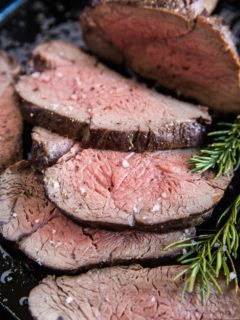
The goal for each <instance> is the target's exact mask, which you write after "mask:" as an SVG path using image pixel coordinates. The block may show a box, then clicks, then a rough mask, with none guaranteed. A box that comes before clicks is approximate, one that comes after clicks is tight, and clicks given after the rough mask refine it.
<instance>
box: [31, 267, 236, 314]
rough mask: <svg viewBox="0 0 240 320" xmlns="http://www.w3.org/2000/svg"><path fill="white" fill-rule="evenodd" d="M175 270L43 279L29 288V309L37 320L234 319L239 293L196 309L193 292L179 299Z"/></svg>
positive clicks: (126, 270)
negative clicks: (31, 288) (34, 286)
mask: <svg viewBox="0 0 240 320" xmlns="http://www.w3.org/2000/svg"><path fill="white" fill-rule="evenodd" d="M180 271H181V267H179V266H171V267H161V268H154V269H147V268H146V269H145V268H141V267H140V266H130V267H115V268H107V269H102V270H93V271H89V272H88V273H86V274H83V275H80V276H77V277H67V276H63V277H59V278H56V277H52V276H50V277H48V278H45V279H44V280H43V281H42V283H41V284H39V285H38V286H37V287H36V288H34V289H33V290H32V291H31V293H30V297H29V307H30V310H31V313H32V315H33V316H34V318H35V319H37V320H59V319H64V320H79V319H84V320H92V319H98V320H112V319H121V320H124V319H134V320H135V319H136V320H145V319H152V320H159V319H161V320H186V319H187V320H222V319H229V320H230V319H231V320H233V319H238V318H239V293H238V294H236V292H235V290H232V289H230V288H226V284H225V281H223V280H219V281H221V285H222V286H223V292H224V293H223V294H222V295H221V294H217V292H216V290H215V289H214V288H212V291H213V292H212V294H211V296H210V298H209V300H208V301H207V304H206V305H202V303H201V301H200V296H199V293H198V291H197V290H196V291H195V292H194V293H193V294H187V295H186V297H185V299H181V295H180V292H179V291H180V290H181V287H182V285H183V284H184V279H182V278H180V279H178V280H177V281H176V282H174V281H173V280H172V279H173V277H174V276H175V275H176V274H177V273H178V272H180Z"/></svg>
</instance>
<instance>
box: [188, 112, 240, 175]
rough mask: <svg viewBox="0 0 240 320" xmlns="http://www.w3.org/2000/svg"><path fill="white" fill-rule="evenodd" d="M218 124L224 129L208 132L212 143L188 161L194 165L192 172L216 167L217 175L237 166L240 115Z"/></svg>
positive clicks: (239, 143) (238, 160)
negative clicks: (232, 120) (231, 121)
mask: <svg viewBox="0 0 240 320" xmlns="http://www.w3.org/2000/svg"><path fill="white" fill-rule="evenodd" d="M219 125H221V126H222V127H223V128H224V129H225V130H219V131H215V132H212V133H210V134H209V136H210V137H213V143H212V144H210V145H209V146H208V147H207V148H206V149H204V150H201V153H200V154H199V155H195V156H193V157H192V159H191V160H190V163H191V164H193V165H194V169H193V170H192V171H193V172H199V173H201V172H204V171H206V170H208V169H216V170H217V171H218V173H217V175H218V176H219V175H221V174H227V173H228V172H229V171H230V170H231V169H237V168H238V167H239V165H240V116H238V117H237V118H236V120H235V122H234V123H220V124H219Z"/></svg>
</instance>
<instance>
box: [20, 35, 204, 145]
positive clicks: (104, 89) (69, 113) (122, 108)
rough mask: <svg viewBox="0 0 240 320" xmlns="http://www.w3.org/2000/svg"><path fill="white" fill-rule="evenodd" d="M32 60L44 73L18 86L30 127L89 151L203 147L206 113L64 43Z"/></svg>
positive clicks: (36, 53)
mask: <svg viewBox="0 0 240 320" xmlns="http://www.w3.org/2000/svg"><path fill="white" fill-rule="evenodd" d="M33 55H34V60H35V67H36V68H37V70H40V72H34V73H33V74H32V75H28V76H24V77H22V79H21V80H20V81H19V83H18V84H17V91H18V93H19V95H20V97H21V98H22V99H23V100H24V102H23V104H22V109H23V113H24V115H25V118H26V119H27V120H28V121H30V122H31V123H33V124H36V125H39V126H42V127H45V128H47V129H50V130H52V131H55V132H57V133H60V134H62V135H66V136H68V137H71V138H74V139H77V140H79V141H80V142H81V143H82V145H83V146H85V147H94V148H103V149H113V150H123V151H129V150H134V151H144V150H155V149H165V148H176V147H187V146H197V145H199V143H201V141H202V138H203V136H204V134H205V129H206V124H208V123H209V122H210V117H209V115H208V113H207V111H206V109H204V108H201V107H197V106H194V105H192V104H189V103H184V102H180V101H177V100H174V99H172V98H170V97H166V96H163V95H161V94H159V93H157V92H155V91H151V90H150V89H147V88H146V87H144V86H142V85H139V84H137V83H136V82H134V81H133V80H129V79H125V78H123V77H122V76H120V75H118V74H117V73H115V72H113V71H111V70H109V69H107V68H106V67H105V66H103V65H101V64H99V63H97V61H96V60H95V59H94V58H91V57H90V56H88V55H86V54H85V53H83V52H81V51H80V50H78V48H76V47H75V46H73V45H70V44H68V43H65V42H62V41H54V42H50V43H45V44H42V45H40V46H38V47H37V48H36V49H35V51H34V53H33Z"/></svg>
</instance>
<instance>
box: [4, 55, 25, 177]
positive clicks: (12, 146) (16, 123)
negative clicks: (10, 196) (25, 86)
mask: <svg viewBox="0 0 240 320" xmlns="http://www.w3.org/2000/svg"><path fill="white" fill-rule="evenodd" d="M18 72H19V67H18V65H17V64H16V62H15V61H14V60H13V59H12V58H11V57H10V56H8V55H7V54H6V53H5V52H3V51H1V50H0V172H1V171H3V170H4V169H5V168H6V167H7V166H9V165H10V164H12V163H13V162H15V161H16V160H19V159H20V158H21V151H22V150H21V149H22V141H21V140H22V118H21V114H20V110H19V109H18V104H17V100H16V97H15V93H14V88H13V82H14V77H15V76H16V75H17V74H18Z"/></svg>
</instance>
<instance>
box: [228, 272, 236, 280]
mask: <svg viewBox="0 0 240 320" xmlns="http://www.w3.org/2000/svg"><path fill="white" fill-rule="evenodd" d="M236 277H237V275H236V273H235V272H230V273H229V278H230V280H234V279H235V278H236Z"/></svg>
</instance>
